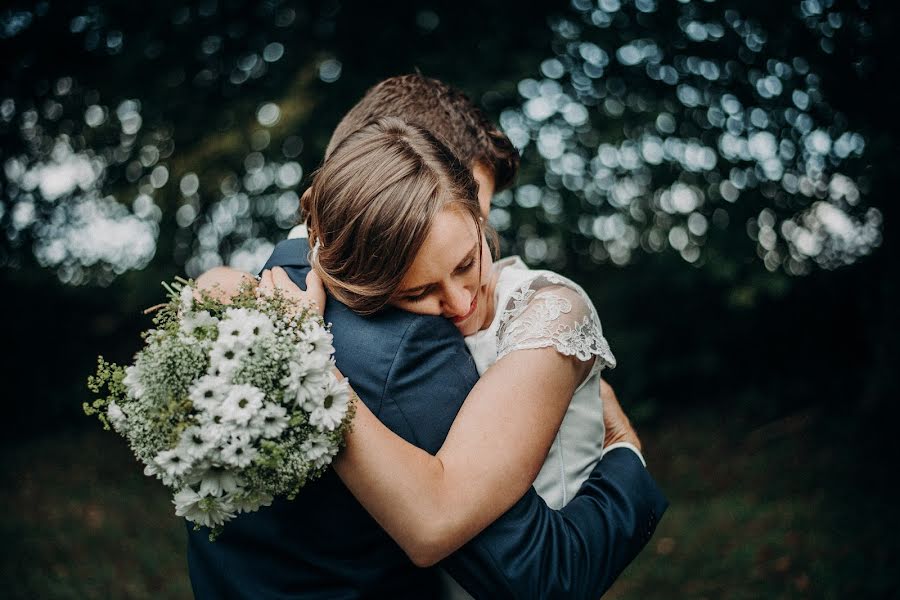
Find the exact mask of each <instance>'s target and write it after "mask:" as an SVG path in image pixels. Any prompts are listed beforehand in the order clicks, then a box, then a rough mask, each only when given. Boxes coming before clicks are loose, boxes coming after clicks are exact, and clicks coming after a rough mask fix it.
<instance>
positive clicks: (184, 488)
mask: <svg viewBox="0 0 900 600" xmlns="http://www.w3.org/2000/svg"><path fill="white" fill-rule="evenodd" d="M164 287H165V288H166V290H167V292H168V302H166V303H165V304H162V305H160V306H158V307H155V308H156V310H155V314H154V315H153V325H154V326H153V328H151V329H149V330H148V331H146V332H144V333H143V334H142V337H143V339H144V348H143V349H142V350H141V351H140V352H138V354H137V355H136V356H135V359H134V361H133V363H132V364H131V365H128V366H127V367H123V366H120V365H116V364H113V363H109V362H107V361H105V360H104V359H103V358H102V357H100V358H98V362H97V371H96V373H95V374H94V375H92V376H91V377H89V378H88V387H89V388H90V389H91V391H92V392H94V394H96V395H97V398H96V399H95V400H94V401H93V402H91V403H85V404H84V411H85V413H86V414H88V415H95V416H97V417H98V418H99V420H100V421H101V423H102V424H103V426H104V428H105V429H110V428H112V429H114V430H115V431H116V432H117V433H119V434H120V435H122V436H123V437H124V438H125V439H126V440H128V443H129V445H130V447H131V449H132V451H133V452H134V454H135V456H137V457H138V459H140V460H141V462H143V463H144V465H145V470H144V472H145V473H147V474H148V475H151V476H155V477H157V478H159V479H160V480H161V481H162V482H163V483H164V484H165V485H166V486H168V487H169V488H170V489H171V490H172V492H173V503H174V504H175V510H176V514H178V515H179V516H184V517H185V518H186V519H188V520H189V521H192V522H194V523H195V526H197V527H199V526H205V527H209V528H210V539H214V537H215V536H216V535H217V534H218V533H219V531H221V528H222V526H223V525H224V523H226V522H227V521H229V520H231V519H232V518H234V516H235V515H236V514H239V513H241V512H251V511H255V510H257V509H259V508H260V507H261V506H268V505H269V504H270V503H271V501H272V499H273V498H275V497H287V498H293V497H294V496H296V494H297V493H299V492H300V490H301V489H302V488H303V486H304V485H306V484H307V483H308V482H309V481H312V480H314V479H315V478H317V477H319V476H320V475H321V474H322V473H323V472H324V471H325V469H326V468H327V467H328V465H329V464H330V463H331V460H332V458H333V457H334V456H335V455H336V454H337V452H338V450H339V449H340V447H341V445H342V444H343V439H344V434H345V433H346V431H347V428H348V427H349V423H350V421H351V419H352V417H353V404H352V402H350V401H349V397H348V393H349V392H348V390H347V386H346V384H342V383H338V382H337V381H336V379H335V377H334V374H333V372H332V367H333V358H332V354H333V348H332V346H331V333H330V332H329V331H328V327H327V326H326V325H325V323H324V322H323V321H322V318H321V317H320V316H319V315H318V314H317V313H315V312H312V311H310V310H308V309H307V308H305V307H299V306H297V305H296V304H294V303H293V302H292V301H291V300H290V299H288V298H287V297H285V296H284V295H282V294H281V293H280V292H277V291H276V293H275V294H273V295H271V296H263V297H258V296H257V295H256V292H255V290H254V288H253V285H252V284H244V285H243V286H242V287H241V288H240V290H239V291H238V293H237V294H236V295H235V296H234V297H232V298H231V302H230V303H228V304H226V303H223V302H222V301H221V300H220V299H219V298H218V297H214V296H213V295H211V294H208V293H205V292H202V291H201V292H200V293H197V292H196V290H195V288H194V286H193V284H192V282H190V281H188V280H183V279H177V280H176V281H175V282H174V283H172V284H165V285H164Z"/></svg>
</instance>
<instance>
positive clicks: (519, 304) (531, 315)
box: [497, 273, 616, 367]
mask: <svg viewBox="0 0 900 600" xmlns="http://www.w3.org/2000/svg"><path fill="white" fill-rule="evenodd" d="M539 280H540V281H544V282H546V284H545V285H544V286H540V287H546V286H561V287H563V288H566V289H567V290H571V292H574V293H575V294H577V295H578V297H579V299H580V300H581V301H582V302H583V304H584V306H580V307H579V308H580V309H581V310H583V311H584V313H585V314H584V316H583V317H582V318H581V320H580V321H579V320H577V314H575V315H571V313H572V309H573V306H572V302H571V301H570V300H569V299H568V298H566V297H564V296H562V295H560V294H558V293H556V292H553V291H549V290H547V291H544V290H541V289H540V287H538V286H539V285H540V284H539V283H538V281H539ZM572 285H573V284H572V283H571V282H570V281H569V280H567V279H565V278H564V277H561V276H559V275H556V274H554V273H542V274H541V275H540V276H538V277H536V278H534V279H532V280H530V281H528V282H526V283H525V284H524V285H523V286H522V287H520V288H519V289H517V290H515V291H514V292H513V293H512V294H511V295H510V298H509V303H508V304H507V307H506V309H505V310H504V312H503V314H502V315H501V317H500V330H499V332H498V348H497V359H498V360H499V359H501V358H503V357H504V356H506V355H507V354H509V353H510V352H514V351H516V350H529V349H534V348H548V347H554V348H556V350H557V351H558V352H559V353H561V354H564V355H566V356H575V357H577V358H578V360H582V361H584V360H589V359H590V358H591V357H593V356H596V357H597V358H598V359H599V360H598V361H597V362H598V363H600V364H599V365H595V366H600V367H614V366H615V364H616V359H615V357H614V356H613V354H612V351H611V350H610V348H609V343H608V342H607V341H606V338H604V337H603V331H602V329H601V328H600V319H599V318H598V317H597V315H596V311H595V310H594V306H593V304H592V303H591V301H590V299H589V298H588V297H587V295H586V294H585V293H584V292H583V291H581V290H579V289H574V288H573V287H572ZM579 312H580V311H579ZM564 315H566V316H569V315H571V318H569V319H568V320H566V319H563V320H562V321H561V320H560V319H561V318H563V316H564Z"/></svg>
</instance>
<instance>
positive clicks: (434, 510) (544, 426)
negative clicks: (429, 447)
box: [335, 349, 589, 566]
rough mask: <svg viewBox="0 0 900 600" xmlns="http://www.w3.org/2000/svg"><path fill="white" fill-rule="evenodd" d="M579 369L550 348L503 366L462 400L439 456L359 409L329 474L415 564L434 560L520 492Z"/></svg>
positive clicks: (554, 426)
mask: <svg viewBox="0 0 900 600" xmlns="http://www.w3.org/2000/svg"><path fill="white" fill-rule="evenodd" d="M586 368H587V369H589V364H587V363H580V362H577V361H574V360H572V359H570V358H567V357H563V356H561V355H560V354H559V353H557V352H556V351H555V350H547V349H541V350H529V351H523V352H516V353H513V354H512V355H510V356H508V357H507V358H505V359H503V360H501V361H500V362H498V363H497V364H496V365H494V366H493V367H492V368H491V369H489V370H488V372H487V373H485V375H484V377H482V378H481V380H480V381H479V382H478V384H477V385H476V387H475V388H474V389H473V390H472V392H471V393H470V394H469V396H468V397H467V399H466V402H465V403H464V405H463V407H462V409H461V410H460V412H459V415H458V416H457V418H456V420H455V421H454V423H453V427H452V428H451V430H450V433H449V434H448V436H447V439H446V441H445V442H444V445H443V446H442V448H441V450H440V451H439V452H438V454H437V456H432V455H430V454H428V453H427V452H425V451H424V450H421V449H420V448H417V447H415V446H413V445H412V444H410V443H408V442H406V441H405V440H403V439H402V438H401V437H399V436H398V435H396V434H395V433H393V432H392V431H390V430H389V429H388V428H387V427H385V426H384V425H383V424H382V423H381V422H380V421H379V420H378V419H377V418H376V417H375V415H373V414H372V413H371V412H370V411H369V410H368V409H367V408H366V407H365V406H363V405H362V404H361V403H360V406H359V407H358V412H357V414H356V417H355V418H354V424H353V431H352V432H351V433H350V434H349V435H348V438H347V447H346V449H345V450H344V451H343V452H342V453H341V455H339V456H338V458H337V460H336V461H335V469H336V471H337V473H338V475H339V476H340V477H341V479H342V480H343V481H344V483H345V484H346V485H347V487H348V488H349V489H350V491H351V492H352V493H353V494H354V496H356V498H357V499H358V500H359V501H360V503H362V504H363V506H365V508H366V509H367V510H368V511H369V513H370V514H371V515H372V516H373V517H374V518H375V520H376V521H378V523H379V524H380V525H381V526H382V527H383V528H384V529H385V531H387V533H388V534H389V535H390V536H391V537H392V538H394V540H395V541H396V542H397V543H398V544H399V545H400V547H401V548H403V550H404V551H405V552H406V553H407V554H408V555H409V556H410V558H411V559H412V560H413V562H415V563H416V564H418V565H422V566H425V565H430V564H433V563H435V562H437V561H439V560H441V559H443V558H444V557H446V556H447V555H448V554H450V553H451V552H453V551H454V550H456V549H457V548H459V547H460V546H462V545H463V544H464V543H465V542H467V541H468V540H470V539H471V538H472V537H474V536H475V535H477V534H478V532H480V531H481V530H482V529H484V528H485V527H486V526H487V525H489V524H490V523H491V522H492V521H494V520H495V519H496V518H497V517H498V516H500V515H501V514H502V513H503V512H504V511H506V510H508V509H509V507H510V506H512V505H513V504H514V503H515V501H516V500H518V499H519V498H520V497H521V496H522V494H524V493H525V491H526V490H527V489H528V487H529V486H530V485H531V484H532V482H533V481H534V478H535V477H536V476H537V473H538V471H539V470H540V467H541V465H542V464H543V462H544V460H545V458H546V456H547V452H548V450H549V447H550V444H551V442H552V440H553V436H554V435H555V434H556V431H557V430H558V429H559V424H560V422H561V421H562V417H563V415H564V414H565V411H566V408H567V407H568V403H569V401H570V400H571V397H572V394H573V392H574V389H575V387H576V386H577V383H578V382H579V381H580V380H581V379H582V378H583V375H584V373H585V369H586ZM523 374H526V375H523Z"/></svg>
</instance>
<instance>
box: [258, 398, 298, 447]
mask: <svg viewBox="0 0 900 600" xmlns="http://www.w3.org/2000/svg"><path fill="white" fill-rule="evenodd" d="M289 421H290V418H289V417H288V414H287V409H286V408H285V407H283V406H279V405H278V404H275V403H273V402H266V403H265V404H264V405H263V407H262V409H261V410H260V411H258V412H257V413H256V414H255V415H254V416H253V419H252V424H253V425H255V426H256V427H257V428H258V429H259V431H260V433H261V435H262V437H264V438H265V439H267V440H270V439H272V438H275V437H278V436H279V435H281V432H282V431H284V430H285V428H286V427H287V426H288V422H289Z"/></svg>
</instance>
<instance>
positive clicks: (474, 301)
mask: <svg viewBox="0 0 900 600" xmlns="http://www.w3.org/2000/svg"><path fill="white" fill-rule="evenodd" d="M476 308H478V295H477V294H476V295H475V297H474V298H472V304H471V305H470V306H469V312H467V313H466V314H464V315H460V316H458V317H453V318H452V319H450V320H451V321H453V322H454V323H462V322H463V321H465V320H466V319H468V318H469V317H471V316H472V313H474V312H475V309H476Z"/></svg>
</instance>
